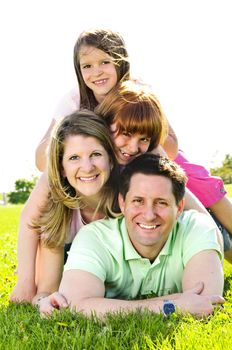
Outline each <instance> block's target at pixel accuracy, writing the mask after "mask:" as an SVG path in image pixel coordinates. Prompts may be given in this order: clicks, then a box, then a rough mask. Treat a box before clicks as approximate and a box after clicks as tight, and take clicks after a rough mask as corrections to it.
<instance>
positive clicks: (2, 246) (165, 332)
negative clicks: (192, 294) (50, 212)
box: [0, 206, 232, 350]
mask: <svg viewBox="0 0 232 350" xmlns="http://www.w3.org/2000/svg"><path fill="white" fill-rule="evenodd" d="M21 208H22V206H7V207H0V266H1V270H0V350H1V349H2V350H3V349H4V350H8V349H12V350H21V349H22V350H29V349H31V350H32V349H33V350H36V349H38V350H41V349H42V350H43V349H46V350H47V349H54V350H61V349H94V350H104V349H107V350H111V349H112V350H114V349H120V350H125V349H128V350H153V349H159V350H164V349H165V350H166V349H168V350H169V349H178V350H195V349H205V350H206V349H207V350H208V349H217V350H219V349H221V350H222V349H223V350H230V349H231V348H232V265H229V264H227V263H225V267H224V270H225V293H224V294H225V297H226V299H227V302H226V304H225V306H224V308H223V310H218V311H217V312H215V314H214V315H213V316H211V317H209V318H207V319H204V320H199V319H198V320H197V319H194V318H193V317H191V316H185V317H184V316H177V315H175V314H173V315H171V317H169V318H164V317H163V316H162V315H154V314H152V313H150V312H143V313H142V312H141V313H140V312H136V313H131V314H129V315H125V314H119V315H114V316H112V315H109V316H108V317H107V318H106V320H105V321H104V322H103V321H99V320H97V319H96V318H94V317H92V319H87V318H85V317H84V316H82V315H79V314H72V313H71V312H69V311H65V312H62V313H59V312H57V313H56V314H55V315H53V316H52V318H49V319H41V318H40V317H39V314H38V311H37V310H36V309H35V308H33V307H32V306H31V305H28V304H21V305H9V304H8V297H9V293H10V291H11V289H12V287H13V285H14V283H15V275H14V270H15V267H16V237H17V225H18V218H19V213H20V211H21Z"/></svg>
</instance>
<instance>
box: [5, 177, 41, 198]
mask: <svg viewBox="0 0 232 350" xmlns="http://www.w3.org/2000/svg"><path fill="white" fill-rule="evenodd" d="M35 183H36V178H35V177H34V178H33V179H32V180H31V181H30V180H26V179H19V180H16V181H15V191H13V192H10V193H8V201H9V202H10V203H12V204H19V203H25V202H26V200H27V198H28V197H29V195H30V193H31V191H32V189H33V188H34V186H35Z"/></svg>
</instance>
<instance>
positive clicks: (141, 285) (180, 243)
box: [64, 210, 222, 299]
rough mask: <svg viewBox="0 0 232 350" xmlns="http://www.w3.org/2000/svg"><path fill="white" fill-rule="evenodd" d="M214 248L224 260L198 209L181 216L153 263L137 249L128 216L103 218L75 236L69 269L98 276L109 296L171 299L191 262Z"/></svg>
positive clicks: (211, 228) (210, 225)
mask: <svg viewBox="0 0 232 350" xmlns="http://www.w3.org/2000/svg"><path fill="white" fill-rule="evenodd" d="M209 249H213V250H216V251H217V252H218V253H219V256H220V258H222V253H221V249H220V245H219V243H218V241H217V235H216V229H215V226H214V224H213V223H212V221H211V219H210V218H208V217H207V215H205V214H200V213H198V212H195V211H193V210H189V211H185V212H184V213H182V214H181V216H180V217H179V219H178V221H177V222H176V224H175V226H174V227H173V229H172V231H171V232H170V234H169V237H168V240H167V242H166V243H165V245H164V247H163V249H162V250H161V251H160V253H159V255H158V256H157V257H156V259H155V261H154V262H153V263H150V261H149V260H148V259H146V258H142V257H141V256H140V255H139V254H138V252H137V251H136V250H135V249H134V247H133V245H132V244H131V241H130V239H129V237H128V234H127V230H126V226H125V220H124V218H118V219H108V220H99V221H95V222H93V223H91V224H89V225H86V226H84V227H83V228H81V230H80V231H79V233H78V235H76V237H75V239H74V241H73V243H72V247H71V250H70V252H69V256H68V260H67V263H66V265H65V267H64V270H65V271H67V270H73V269H79V270H84V271H88V272H90V273H92V274H93V275H95V276H97V277H98V278H100V279H101V280H102V282H104V284H105V297H107V298H117V299H139V298H144V297H146V296H148V295H151V294H152V295H156V296H160V295H167V294H171V293H177V292H181V291H182V276H183V271H184V268H185V266H186V264H187V263H188V261H189V260H190V259H191V257H192V256H194V255H195V254H197V253H198V252H200V251H203V250H209ZM74 288H75V286H74Z"/></svg>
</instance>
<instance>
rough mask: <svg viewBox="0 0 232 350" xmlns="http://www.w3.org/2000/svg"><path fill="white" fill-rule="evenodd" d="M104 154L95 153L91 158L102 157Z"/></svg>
mask: <svg viewBox="0 0 232 350" xmlns="http://www.w3.org/2000/svg"><path fill="white" fill-rule="evenodd" d="M101 155H102V154H101V153H100V152H94V153H92V154H91V157H100V156H101Z"/></svg>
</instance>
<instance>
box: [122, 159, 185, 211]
mask: <svg viewBox="0 0 232 350" xmlns="http://www.w3.org/2000/svg"><path fill="white" fill-rule="evenodd" d="M135 174H144V175H159V176H164V177H166V178H168V179H169V180H170V181H171V183H172V193H173V195H174V197H175V200H176V204H178V203H179V202H180V200H181V199H182V198H183V197H184V194H185V184H186V181H187V177H186V175H185V173H184V171H183V170H182V168H181V167H180V166H179V165H178V164H176V163H175V162H173V161H171V160H170V159H168V158H165V157H161V156H159V155H156V154H150V153H145V154H142V155H141V156H138V157H136V158H135V159H133V160H132V161H131V162H130V163H129V164H127V165H126V166H125V168H124V170H123V171H122V173H121V176H120V179H119V192H120V193H121V195H122V196H123V198H124V199H125V197H126V194H127V192H128V191H129V187H130V181H131V178H132V176H133V175H135Z"/></svg>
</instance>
